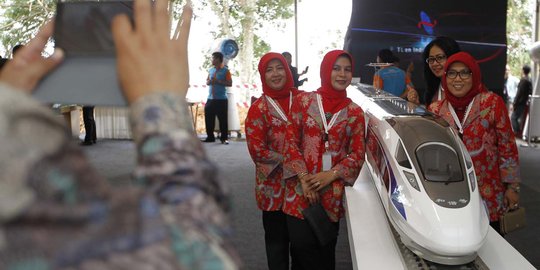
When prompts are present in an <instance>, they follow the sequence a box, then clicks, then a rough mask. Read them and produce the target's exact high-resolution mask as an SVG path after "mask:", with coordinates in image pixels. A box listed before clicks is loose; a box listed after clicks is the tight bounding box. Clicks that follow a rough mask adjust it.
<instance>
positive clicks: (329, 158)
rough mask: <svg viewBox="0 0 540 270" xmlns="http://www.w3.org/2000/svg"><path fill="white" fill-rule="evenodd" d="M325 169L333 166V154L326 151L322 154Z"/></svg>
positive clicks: (327, 169)
mask: <svg viewBox="0 0 540 270" xmlns="http://www.w3.org/2000/svg"><path fill="white" fill-rule="evenodd" d="M322 164H323V167H322V169H323V171H329V170H330V169H331V168H332V155H331V154H330V152H329V151H326V152H325V153H324V154H323V156H322Z"/></svg>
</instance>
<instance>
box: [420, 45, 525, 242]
mask: <svg viewBox="0 0 540 270" xmlns="http://www.w3.org/2000/svg"><path fill="white" fill-rule="evenodd" d="M444 72H445V73H444V75H443V77H442V86H443V88H444V89H447V90H448V91H447V92H445V98H444V99H443V100H439V101H437V102H435V103H432V104H431V105H430V106H429V109H430V111H432V112H434V113H435V114H437V115H440V116H441V117H442V118H444V119H445V120H446V121H447V122H448V123H449V124H450V126H452V127H453V128H454V129H455V130H456V131H458V132H459V135H460V137H461V139H462V140H463V143H464V144H465V146H466V147H467V150H468V151H469V154H470V155H471V158H472V160H473V163H474V170H475V172H476V177H477V179H478V187H479V191H480V194H481V195H482V198H483V199H484V201H485V202H486V205H487V207H488V210H489V220H490V225H491V226H492V227H493V228H494V229H495V230H496V231H498V232H500V230H499V217H500V215H501V214H502V213H503V211H504V210H505V209H507V208H515V207H517V206H518V202H519V183H520V179H519V163H518V151H517V147H516V140H515V139H514V133H513V132H512V127H511V125H510V120H509V119H508V112H507V110H506V106H505V104H504V101H503V100H502V98H501V97H499V96H498V95H496V94H494V93H492V92H490V91H488V90H487V89H486V88H485V86H484V84H483V83H482V73H481V71H480V67H479V66H478V64H477V63H476V60H475V59H474V58H473V57H472V56H471V55H470V54H468V53H465V52H459V53H456V54H454V55H452V56H451V57H450V58H448V60H446V65H445V66H444Z"/></svg>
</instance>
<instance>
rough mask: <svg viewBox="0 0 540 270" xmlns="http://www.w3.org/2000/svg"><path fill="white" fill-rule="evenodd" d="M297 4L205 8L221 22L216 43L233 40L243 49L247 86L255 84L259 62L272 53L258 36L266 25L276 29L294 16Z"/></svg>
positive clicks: (231, 2) (225, 0) (243, 2)
mask: <svg viewBox="0 0 540 270" xmlns="http://www.w3.org/2000/svg"><path fill="white" fill-rule="evenodd" d="M293 1H294V0H211V1H205V2H204V4H203V5H205V6H209V7H210V8H211V10H212V11H213V12H214V13H215V14H216V15H217V17H218V20H219V29H218V31H215V32H213V33H212V34H213V35H214V37H215V38H216V39H219V38H232V39H235V40H236V42H237V43H238V45H239V46H240V52H239V55H238V56H237V59H238V62H239V64H240V65H239V66H240V72H237V73H236V74H238V75H239V76H240V78H241V80H242V81H243V82H246V83H252V82H253V78H254V76H255V74H256V72H257V69H256V59H259V58H260V57H261V56H262V55H263V54H264V53H265V52H267V51H268V50H269V49H270V46H269V45H268V43H266V42H265V41H264V40H263V38H262V37H261V35H260V34H259V33H258V31H260V30H261V29H262V28H263V26H264V25H273V26H275V27H276V29H279V28H280V26H282V25H283V24H284V20H285V19H289V18H291V17H292V16H293V15H294V14H293V10H292V4H293Z"/></svg>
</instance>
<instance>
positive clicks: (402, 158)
mask: <svg viewBox="0 0 540 270" xmlns="http://www.w3.org/2000/svg"><path fill="white" fill-rule="evenodd" d="M396 160H397V162H398V164H399V166H401V167H405V168H407V169H412V166H411V162H410V161H409V158H408V157H407V153H405V148H403V144H402V143H401V140H400V141H398V149H397V151H396Z"/></svg>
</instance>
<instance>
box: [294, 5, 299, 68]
mask: <svg viewBox="0 0 540 270" xmlns="http://www.w3.org/2000/svg"><path fill="white" fill-rule="evenodd" d="M294 64H295V66H296V67H297V68H298V0H294Z"/></svg>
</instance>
